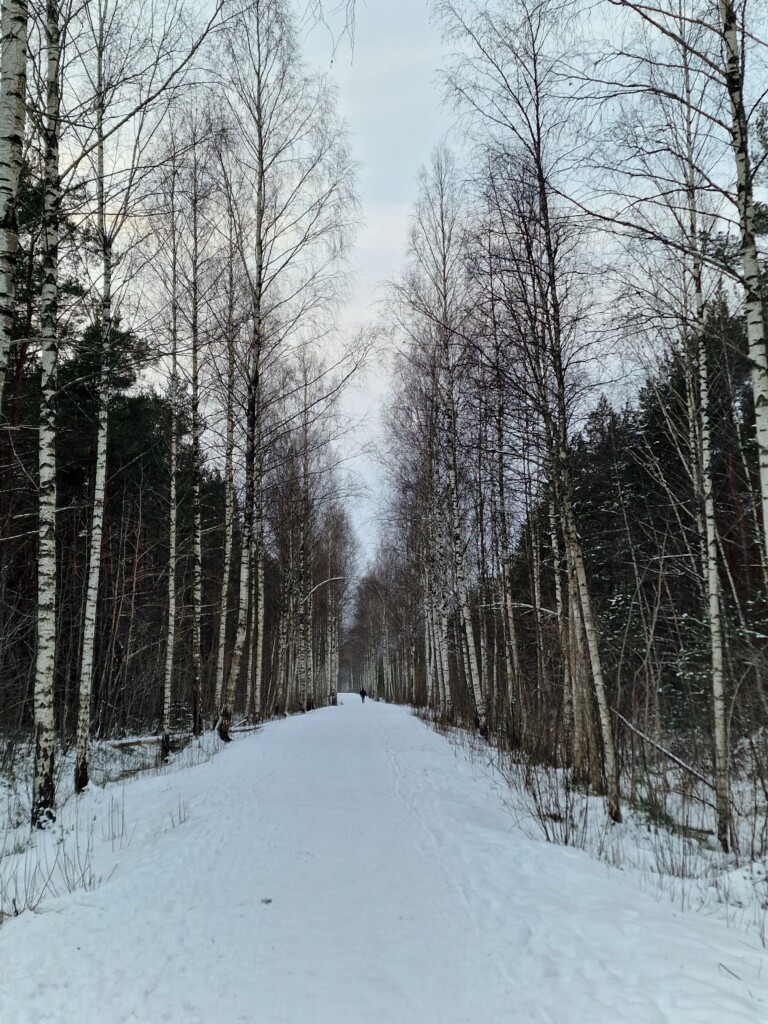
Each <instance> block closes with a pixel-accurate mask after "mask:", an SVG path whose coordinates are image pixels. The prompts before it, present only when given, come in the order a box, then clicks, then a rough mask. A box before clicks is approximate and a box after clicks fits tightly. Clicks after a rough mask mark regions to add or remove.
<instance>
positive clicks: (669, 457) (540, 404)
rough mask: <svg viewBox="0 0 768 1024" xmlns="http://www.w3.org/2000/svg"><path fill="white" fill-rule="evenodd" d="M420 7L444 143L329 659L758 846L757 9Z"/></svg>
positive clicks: (387, 690)
mask: <svg viewBox="0 0 768 1024" xmlns="http://www.w3.org/2000/svg"><path fill="white" fill-rule="evenodd" d="M435 7H436V10H437V13H438V15H439V17H440V18H441V20H442V24H443V27H444V30H445V33H446V37H447V39H448V40H449V46H450V49H451V52H452V56H450V57H449V58H448V66H447V67H446V69H445V71H444V75H443V81H444V86H445V91H446V94H447V97H448V99H449V100H450V101H452V102H453V103H455V106H456V110H457V114H458V116H459V117H460V118H461V119H462V121H461V123H462V128H463V135H464V138H465V139H467V140H468V142H467V151H466V153H465V154H462V159H461V161H459V160H458V158H457V157H456V156H455V155H453V154H452V153H451V151H450V150H449V149H448V148H447V147H446V146H441V147H439V148H438V149H437V150H436V151H435V153H434V154H433V156H432V159H431V161H430V162H429V163H428V165H427V166H426V169H425V170H424V172H423V175H422V178H421V181H420V195H419V199H418V202H417V204H416V207H415V210H414V214H413V219H412V230H411V235H410V241H409V256H408V261H407V264H406V267H405V269H404V271H403V273H402V275H401V277H400V279H399V280H397V281H395V282H393V283H392V286H391V288H390V297H389V301H388V305H387V313H386V318H387V321H388V323H389V328H390V332H391V337H392V347H393V353H394V354H393V366H394V370H393V372H394V376H395V383H394V389H393V395H394V396H396V397H393V400H392V402H391V408H390V411H389V416H388V424H387V441H386V454H385V456H384V460H385V463H386V465H387V467H388V474H389V479H390V499H389V508H388V513H387V516H386V525H385V527H384V529H383V532H382V536H381V538H380V542H379V549H378V553H377V556H376V560H375V562H374V563H373V564H372V566H371V567H370V569H369V571H368V574H367V576H366V578H365V580H364V581H363V583H362V585H361V587H360V588H359V590H358V593H357V596H356V604H355V613H354V621H353V623H352V626H351V630H350V634H349V642H348V644H347V646H346V648H345V653H344V666H345V668H344V671H346V672H348V673H350V674H351V676H352V678H354V680H355V682H356V683H357V681H360V682H362V683H364V685H365V686H366V689H368V690H369V691H371V692H372V693H374V694H377V695H380V696H381V697H386V698H387V699H394V700H407V701H411V702H413V703H414V704H417V705H428V706H429V707H430V708H432V709H433V710H434V713H435V714H437V715H439V716H440V717H442V718H443V719H444V720H445V721H448V722H453V721H458V722H461V723H463V724H465V725H470V726H471V724H472V723H474V725H475V727H476V728H477V729H478V730H479V731H480V732H481V733H482V734H484V735H488V736H490V737H492V738H493V740H494V741H495V742H497V743H498V744H500V745H502V746H503V747H505V748H507V749H510V750H512V751H514V752H516V755H517V756H520V757H522V758H523V759H524V760H525V762H526V763H528V764H543V765H549V766H552V767H554V768H556V769H558V770H560V769H566V770H567V773H568V777H569V778H570V779H571V780H572V782H573V784H575V785H578V786H585V787H587V788H588V789H589V790H590V791H592V792H597V793H603V794H604V795H605V799H606V808H607V811H608V813H609V815H610V816H611V817H612V818H613V819H614V820H616V821H618V820H620V819H621V800H622V799H623V798H624V797H625V796H631V795H632V794H636V793H637V792H638V786H639V782H638V780H641V779H642V780H643V782H642V787H640V788H641V789H642V795H643V799H644V800H645V801H646V803H647V804H654V805H655V806H656V808H657V811H658V815H659V817H663V814H664V812H665V808H666V804H665V794H666V793H667V792H668V787H669V775H668V774H667V771H666V770H667V769H674V771H676V772H679V773H681V777H682V779H683V780H688V782H692V783H693V785H694V786H695V787H698V789H697V793H698V798H700V799H703V800H704V801H705V802H706V803H709V804H710V805H711V807H712V808H713V810H714V812H715V822H716V826H715V828H716V839H717V841H718V842H719V844H720V845H721V846H722V848H723V849H724V850H728V849H729V847H731V846H738V836H739V824H740V822H739V821H737V820H736V819H737V817H738V815H741V816H742V819H741V820H742V822H743V816H744V815H747V816H750V820H751V821H753V823H756V824H755V827H754V828H753V829H752V838H753V840H754V842H753V850H752V852H753V853H757V854H758V855H764V853H765V850H766V846H767V844H768V835H766V827H765V810H764V808H765V804H766V799H767V798H768V746H767V745H766V740H765V736H766V729H767V728H768V657H767V655H768V649H767V648H766V638H767V637H768V606H767V604H766V599H767V598H768V590H767V589H766V584H767V583H768V577H767V576H766V571H767V569H768V558H767V557H766V536H767V534H768V529H767V525H768V490H766V483H768V473H767V472H766V470H767V468H768V464H767V462H766V458H767V456H768V433H766V427H767V426H768V357H767V354H766V346H765V323H766V316H765V299H764V295H765V267H764V265H763V263H762V260H761V257H760V255H759V250H758V240H759V237H760V233H761V231H763V230H765V228H766V226H767V225H766V218H765V208H764V207H763V206H762V204H761V203H760V202H759V195H760V192H761V188H762V186H763V183H764V182H765V180H766V178H765V166H764V160H765V155H766V143H767V140H766V135H765V114H766V109H767V108H766V106H765V100H764V88H765V82H766V81H767V80H768V79H767V78H766V76H765V61H764V58H765V52H766V39H767V38H768V36H767V35H766V33H765V32H764V31H762V30H763V29H765V27H766V26H765V24H764V22H763V23H762V24H761V21H760V16H761V15H764V13H765V12H764V10H762V9H761V8H760V7H759V5H758V4H753V3H751V2H745V3H731V2H729V0H720V2H719V3H718V2H711V0H680V2H675V3H671V4H667V3H657V2H656V0H653V2H651V3H650V4H645V3H644V4H639V3H637V4H636V3H634V2H630V0H614V2H612V3H607V4H603V5H597V6H595V5H592V6H591V7H590V9H589V10H584V9H582V8H581V7H580V5H577V4H568V3H566V4H562V3H559V2H553V0H515V2H504V0H466V2H459V0H456V2H451V0H440V2H438V3H436V5H435ZM745 764H747V765H749V780H748V781H749V784H750V788H749V793H750V794H752V796H753V797H754V800H752V798H751V797H750V801H751V802H750V806H747V807H746V808H745V807H744V801H742V802H741V804H740V806H739V808H738V809H737V808H736V807H735V806H734V797H733V794H734V778H733V773H734V772H736V771H739V768H740V766H743V765H745ZM740 781H743V779H742V777H741V776H740ZM686 786H687V783H686ZM761 808H762V810H761ZM761 822H762V824H761Z"/></svg>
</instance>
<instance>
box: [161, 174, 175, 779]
mask: <svg viewBox="0 0 768 1024" xmlns="http://www.w3.org/2000/svg"><path fill="white" fill-rule="evenodd" d="M172 173H173V172H172ZM173 183H174V179H173V178H172V185H171V211H170V212H171V387H170V406H171V444H170V447H171V450H170V457H169V463H170V464H169V467H168V470H169V475H170V495H169V512H168V609H167V615H168V627H167V629H166V639H165V644H166V646H165V674H164V680H163V713H162V720H161V723H160V731H161V735H162V742H161V748H160V758H161V760H163V761H165V760H167V759H168V757H169V755H170V752H171V699H172V696H173V657H174V653H175V646H176V542H177V529H176V521H177V494H176V490H177V484H176V471H177V467H176V463H177V449H178V423H177V420H176V403H177V400H178V294H177V290H178V271H177V247H176V211H175V209H174V184H173Z"/></svg>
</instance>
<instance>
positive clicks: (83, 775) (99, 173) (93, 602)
mask: <svg viewBox="0 0 768 1024" xmlns="http://www.w3.org/2000/svg"><path fill="white" fill-rule="evenodd" d="M98 32H99V35H98V40H97V73H96V74H97V80H96V97H97V98H96V103H97V111H96V132H97V150H96V178H97V180H96V198H97V230H98V236H99V242H100V245H101V274H102V281H101V323H100V331H99V379H98V385H97V403H98V413H97V415H98V425H97V435H96V477H95V481H94V488H93V509H92V512H91V536H90V544H89V554H88V583H87V587H86V595H85V611H84V614H83V653H82V659H81V662H80V689H79V695H78V706H77V752H76V756H75V792H76V793H80V792H82V790H83V789H85V787H86V786H87V785H88V776H89V763H88V762H89V753H90V749H89V748H90V723H91V694H92V688H93V660H94V648H95V644H96V615H97V606H98V598H99V580H100V576H101V541H102V533H103V528H104V497H105V490H106V479H107V430H108V426H109V414H108V410H109V370H108V366H109V359H108V352H109V348H110V344H111V331H112V240H111V237H110V235H109V232H108V230H107V208H106V195H105V176H104V114H105V107H104V104H105V93H104V89H105V85H104V54H105V41H104V24H103V21H102V22H101V23H100V24H99V29H98Z"/></svg>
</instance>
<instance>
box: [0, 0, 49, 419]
mask: <svg viewBox="0 0 768 1024" xmlns="http://www.w3.org/2000/svg"><path fill="white" fill-rule="evenodd" d="M58 16H59V15H58V4H57V3H54V4H49V5H48V10H47V18H46V45H47V48H48V75H49V78H50V62H51V59H52V58H53V59H55V61H56V64H58V60H59V57H58V50H59V40H58V31H59V30H58ZM52 17H53V20H55V22H56V39H55V45H53V46H52V45H51V44H52V38H51V30H50V26H51V24H52ZM28 18H29V10H28V3H27V0H3V8H2V17H1V19H0V34H2V43H0V47H1V48H2V71H1V72H0V413H1V412H2V404H3V391H4V389H5V377H6V373H7V370H8V358H9V354H10V345H11V330H12V325H13V316H14V299H15V278H16V254H17V250H18V245H19V225H18V209H17V204H18V192H19V176H20V174H21V162H22V150H23V144H24V122H25V117H26V96H27V34H28ZM47 88H48V101H49V100H50V88H51V83H50V80H49V81H48V85H47ZM57 104H58V98H57ZM49 114H50V111H47V116H49ZM56 131H58V128H57V129H56ZM46 146H47V142H46ZM47 159H48V153H46V160H47ZM56 177H57V179H58V148H57V155H56Z"/></svg>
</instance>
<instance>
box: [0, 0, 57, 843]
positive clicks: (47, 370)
mask: <svg viewBox="0 0 768 1024" xmlns="http://www.w3.org/2000/svg"><path fill="white" fill-rule="evenodd" d="M7 6H9V7H10V6H11V5H10V4H9V5H7ZM21 6H22V5H20V4H19V5H18V7H21ZM24 6H25V7H26V5H24ZM13 28H14V26H13V25H11V26H10V28H8V26H7V25H6V8H5V6H4V7H3V25H2V30H3V93H5V88H6V82H5V77H6V76H5V69H6V64H5V61H6V53H7V51H8V47H9V46H11V44H10V43H9V42H8V40H7V38H6V31H7V30H8V31H13ZM16 30H17V31H19V30H20V27H19V26H16ZM24 38H25V39H26V9H25V10H24ZM46 48H47V57H48V61H47V95H46V116H45V196H44V233H43V245H44V249H43V286H42V296H41V298H42V308H41V333H42V374H41V395H40V428H39V435H38V458H39V492H38V502H39V513H38V515H39V519H38V556H37V653H36V658H35V697H34V715H35V766H34V776H33V781H32V825H33V826H37V827H39V828H43V827H44V826H45V825H46V824H47V823H48V822H49V821H52V820H53V819H54V817H55V814H54V803H55V779H54V754H55V743H56V724H55V718H54V696H53V691H54V686H53V684H54V670H55V667H56V604H57V602H56V597H57V595H56V448H55V439H56V408H55V402H56V369H57V363H58V245H59V204H60V197H61V189H60V184H59V138H58V132H59V59H60V52H61V45H60V35H59V7H58V3H57V0H48V6H47V17H46ZM13 52H14V51H13V48H12V47H11V57H9V59H11V60H12V59H13ZM3 102H5V96H3ZM22 123H23V122H22ZM5 171H6V165H5V164H4V163H3V167H2V171H1V172H0V173H3V174H4V173H5ZM6 209H7V207H6ZM2 234H3V235H5V234H7V232H5V231H3V232H2ZM0 286H1V284H0ZM1 316H2V312H0V317H1ZM1 329H2V328H0V330H1ZM1 398H2V396H1V394H0V399H1Z"/></svg>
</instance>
